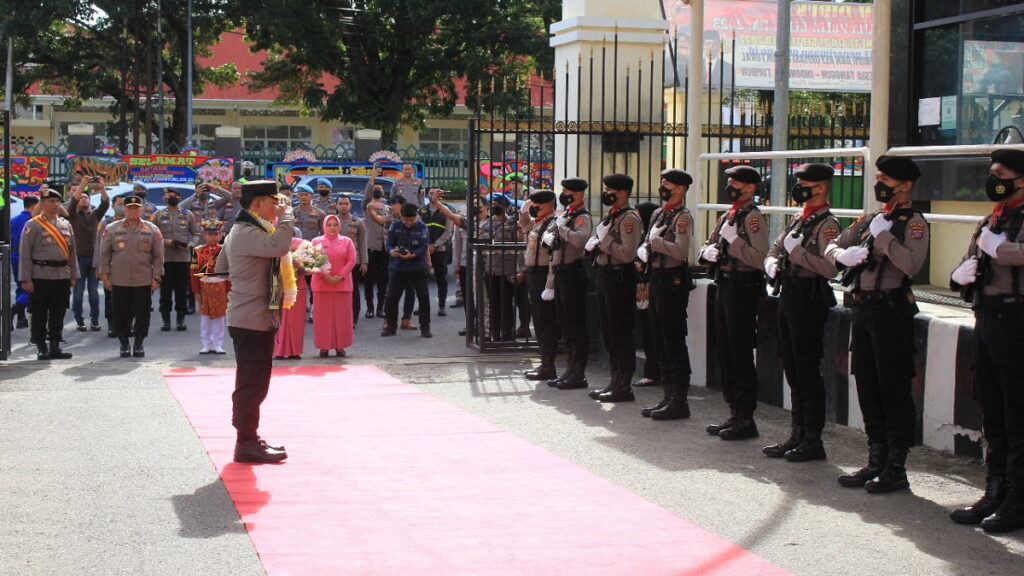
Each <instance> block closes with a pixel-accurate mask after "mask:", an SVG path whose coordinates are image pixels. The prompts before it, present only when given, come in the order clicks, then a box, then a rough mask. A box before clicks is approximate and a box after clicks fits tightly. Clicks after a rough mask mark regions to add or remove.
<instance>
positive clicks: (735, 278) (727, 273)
mask: <svg viewBox="0 0 1024 576" xmlns="http://www.w3.org/2000/svg"><path fill="white" fill-rule="evenodd" d="M718 280H725V281H726V282H738V283H754V282H763V281H764V275H763V274H762V273H761V272H758V271H757V270H751V271H737V270H722V271H720V272H719V273H718Z"/></svg>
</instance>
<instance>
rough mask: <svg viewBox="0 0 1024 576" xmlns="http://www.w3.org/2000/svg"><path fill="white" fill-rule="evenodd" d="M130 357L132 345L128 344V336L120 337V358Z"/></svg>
mask: <svg viewBox="0 0 1024 576" xmlns="http://www.w3.org/2000/svg"><path fill="white" fill-rule="evenodd" d="M131 357H132V347H131V345H129V344H128V338H127V337H122V338H121V358H131Z"/></svg>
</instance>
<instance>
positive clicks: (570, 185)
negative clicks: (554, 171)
mask: <svg viewBox="0 0 1024 576" xmlns="http://www.w3.org/2000/svg"><path fill="white" fill-rule="evenodd" d="M562 188H565V189H566V190H569V191H570V192H583V191H584V190H586V189H587V181H586V180H584V179H583V178H566V179H565V180H562Z"/></svg>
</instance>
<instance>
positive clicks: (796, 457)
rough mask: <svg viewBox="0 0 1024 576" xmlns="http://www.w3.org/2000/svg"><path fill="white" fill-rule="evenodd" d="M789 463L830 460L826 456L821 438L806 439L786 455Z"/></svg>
mask: <svg viewBox="0 0 1024 576" xmlns="http://www.w3.org/2000/svg"><path fill="white" fill-rule="evenodd" d="M785 458H786V460H788V461H789V462H810V461H811V460H824V459H825V458H828V455H827V454H825V445H824V444H822V443H821V438H804V439H803V441H802V442H800V444H799V445H798V446H797V447H796V448H793V449H792V450H789V451H787V452H786V454H785Z"/></svg>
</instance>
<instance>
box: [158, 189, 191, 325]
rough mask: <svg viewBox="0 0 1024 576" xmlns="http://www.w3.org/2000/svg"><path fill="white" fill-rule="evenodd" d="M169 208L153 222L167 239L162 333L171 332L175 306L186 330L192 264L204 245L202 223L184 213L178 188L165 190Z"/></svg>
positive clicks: (162, 293)
mask: <svg viewBox="0 0 1024 576" xmlns="http://www.w3.org/2000/svg"><path fill="white" fill-rule="evenodd" d="M164 202H167V207H166V208H162V209H161V210H159V211H158V212H157V213H156V214H154V215H153V222H154V223H155V224H156V225H157V227H158V228H160V233H161V234H162V235H163V240H164V274H163V280H162V282H161V285H160V317H161V318H163V325H162V326H161V327H160V330H162V331H164V332H167V331H168V330H170V329H171V304H172V299H173V304H174V311H175V315H176V318H177V328H178V330H186V329H187V328H188V327H187V326H186V325H185V314H187V312H188V283H189V264H190V263H191V262H192V247H193V246H196V245H198V244H199V242H200V232H199V223H198V222H196V218H195V216H193V215H192V213H191V212H189V211H187V210H181V209H180V208H179V207H178V204H179V203H180V202H181V194H179V193H178V191H177V190H175V189H174V188H167V189H165V190H164Z"/></svg>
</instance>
